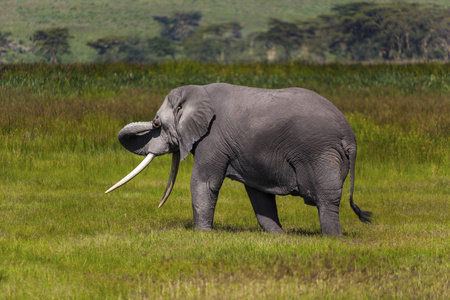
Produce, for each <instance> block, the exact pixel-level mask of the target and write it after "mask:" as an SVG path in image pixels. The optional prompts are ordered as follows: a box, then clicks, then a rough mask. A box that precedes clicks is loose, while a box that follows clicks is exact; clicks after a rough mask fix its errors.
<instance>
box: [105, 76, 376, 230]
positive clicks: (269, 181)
mask: <svg viewBox="0 0 450 300" xmlns="http://www.w3.org/2000/svg"><path fill="white" fill-rule="evenodd" d="M119 141H120V143H121V144H122V145H123V146H124V147H125V148H126V149H128V150H130V151H131V152H133V153H135V154H139V155H143V156H146V158H145V159H144V161H142V163H141V164H140V165H139V166H138V167H136V169H134V170H133V171H132V172H131V173H130V174H129V175H127V176H126V177H125V178H123V179H122V180H121V181H119V182H118V183H117V184H116V185H114V186H113V187H111V188H110V189H109V190H108V191H106V193H108V192H110V191H112V190H114V189H116V188H117V187H119V186H121V185H123V184H124V183H126V182H128V181H129V180H131V179H132V178H133V177H134V176H136V175H137V174H138V173H139V172H140V171H142V170H143V169H144V168H145V167H146V166H147V165H148V164H149V163H150V162H151V161H152V159H153V158H154V157H155V156H159V155H163V154H168V153H173V156H172V169H171V173H170V177H169V182H168V184H167V188H166V191H165V193H164V196H163V198H162V200H161V203H160V205H159V206H161V205H163V204H164V202H165V201H166V199H167V197H168V196H169V194H170V192H171V190H172V188H173V185H174V183H175V178H176V175H177V172H178V166H179V163H180V160H184V159H185V158H186V156H187V155H188V154H189V152H191V153H192V154H193V155H194V166H193V171H192V176H191V196H192V206H193V211H194V224H195V228H196V229H200V230H210V229H211V228H212V225H213V217H214V210H215V206H216V202H217V197H218V194H219V190H220V187H221V186H222V182H223V180H224V179H225V177H228V178H231V179H233V180H236V181H239V182H241V183H243V184H244V185H245V188H246V191H247V194H248V196H249V198H250V201H251V204H252V206H253V209H254V211H255V214H256V218H257V220H258V223H259V225H260V226H261V227H262V228H263V229H264V230H266V231H268V232H271V233H281V232H284V231H283V229H282V227H281V224H280V221H279V219H278V212H277V205H276V202H275V195H295V196H300V197H302V198H303V199H304V202H305V203H306V204H308V205H313V206H316V207H317V209H318V211H319V220H320V226H321V230H322V233H323V234H327V235H342V230H341V225H340V223H339V204H340V200H341V195H342V187H343V183H344V180H345V178H346V177H347V174H348V172H349V171H350V178H351V187H350V205H351V207H352V209H353V210H354V212H355V213H356V214H357V215H358V217H359V219H360V220H361V221H362V222H365V223H369V222H370V216H371V213H370V212H368V211H362V210H361V209H359V207H358V206H357V205H356V204H355V203H354V202H353V187H354V181H355V175H354V174H355V160H356V139H355V134H354V133H353V130H352V128H351V126H350V124H349V123H348V121H347V119H346V118H345V117H344V115H343V114H342V113H341V112H340V111H339V110H338V109H337V108H336V107H335V106H334V105H333V104H332V103H331V102H329V101H328V100H327V99H325V98H324V97H322V96H320V95H318V94H316V93H314V92H312V91H309V90H306V89H301V88H287V89H278V90H269V89H260V88H250V87H244V86H236V85H230V84H225V83H214V84H210V85H205V86H195V85H190V86H183V87H179V88H176V89H174V90H172V91H171V92H170V93H169V94H168V95H167V97H166V98H165V100H164V102H163V104H162V106H161V108H160V109H159V110H158V112H157V113H156V116H155V118H154V119H153V121H151V122H137V123H130V124H128V125H126V126H125V127H124V128H123V129H122V130H121V131H120V132H119Z"/></svg>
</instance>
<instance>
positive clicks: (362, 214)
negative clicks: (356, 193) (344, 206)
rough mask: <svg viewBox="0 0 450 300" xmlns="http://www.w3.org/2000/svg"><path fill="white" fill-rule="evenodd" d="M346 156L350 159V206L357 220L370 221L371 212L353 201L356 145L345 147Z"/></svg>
mask: <svg viewBox="0 0 450 300" xmlns="http://www.w3.org/2000/svg"><path fill="white" fill-rule="evenodd" d="M347 154H348V158H349V161H350V206H351V207H352V209H353V211H354V212H355V213H356V214H357V215H358V217H359V220H361V222H364V223H370V222H372V220H371V219H370V217H371V216H372V212H370V211H364V210H361V209H360V208H359V207H358V205H356V204H355V202H353V189H354V186H355V163H356V145H355V146H354V147H349V148H348V149H347Z"/></svg>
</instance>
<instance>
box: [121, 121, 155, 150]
mask: <svg viewBox="0 0 450 300" xmlns="http://www.w3.org/2000/svg"><path fill="white" fill-rule="evenodd" d="M152 129H153V123H152V122H136V123H130V124H128V125H126V126H125V127H124V128H122V130H120V131H119V136H118V138H119V142H120V143H121V144H122V146H124V147H125V148H126V149H127V150H129V151H131V152H133V153H134V154H138V155H147V154H148V153H147V152H146V151H145V148H146V147H145V146H146V145H147V144H148V142H149V141H150V140H151V138H152Z"/></svg>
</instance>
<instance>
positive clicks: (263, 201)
mask: <svg viewBox="0 0 450 300" xmlns="http://www.w3.org/2000/svg"><path fill="white" fill-rule="evenodd" d="M245 189H246V190H247V194H248V197H249V198H250V202H251V203H252V206H253V210H254V211H255V215H256V219H257V220H258V223H259V225H260V226H261V227H262V228H263V229H264V230H265V231H267V232H270V233H284V230H283V229H282V228H281V224H280V220H279V219H278V211H277V203H276V201H275V195H271V194H267V193H264V192H261V191H259V190H257V189H254V188H252V187H249V186H247V185H246V186H245Z"/></svg>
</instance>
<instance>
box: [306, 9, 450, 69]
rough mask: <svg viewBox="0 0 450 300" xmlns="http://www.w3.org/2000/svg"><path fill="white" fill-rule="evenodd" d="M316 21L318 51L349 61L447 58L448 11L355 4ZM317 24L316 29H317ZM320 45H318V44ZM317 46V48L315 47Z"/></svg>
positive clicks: (334, 10)
mask: <svg viewBox="0 0 450 300" xmlns="http://www.w3.org/2000/svg"><path fill="white" fill-rule="evenodd" d="M332 11H333V14H330V15H324V16H321V17H319V21H317V22H316V23H315V24H316V30H315V33H314V36H313V37H311V36H308V37H307V39H308V43H309V39H316V40H321V41H322V42H321V47H322V48H325V49H328V50H329V52H330V53H331V54H333V55H335V57H337V58H342V59H345V60H350V61H364V60H379V59H382V60H396V61H400V60H405V59H408V60H410V59H430V58H441V57H448V55H447V54H446V53H448V48H447V50H444V49H445V48H446V47H448V46H446V45H448V44H450V41H449V35H448V34H447V33H446V32H447V31H446V28H449V22H448V15H449V10H448V9H447V10H442V9H438V8H437V7H433V6H422V5H418V4H409V3H397V4H374V3H368V2H357V3H347V4H342V5H337V6H335V7H334V8H333V9H332ZM317 24H320V25H317ZM319 44H320V43H319ZM319 44H317V45H319Z"/></svg>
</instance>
